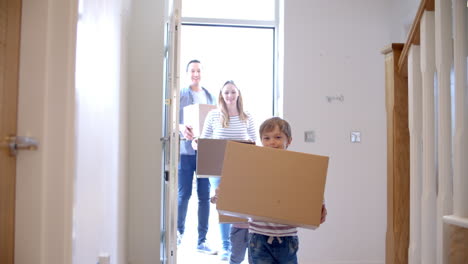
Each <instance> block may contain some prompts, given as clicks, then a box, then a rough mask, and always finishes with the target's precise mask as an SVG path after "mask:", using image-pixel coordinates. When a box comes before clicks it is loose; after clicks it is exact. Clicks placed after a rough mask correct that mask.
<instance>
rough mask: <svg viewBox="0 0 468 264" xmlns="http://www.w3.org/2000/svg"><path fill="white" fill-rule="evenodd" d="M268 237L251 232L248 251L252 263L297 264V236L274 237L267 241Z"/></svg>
mask: <svg viewBox="0 0 468 264" xmlns="http://www.w3.org/2000/svg"><path fill="white" fill-rule="evenodd" d="M269 238H270V237H269V236H264V235H260V234H252V236H251V238H250V244H249V253H250V256H251V257H252V261H253V263H254V264H297V250H298V249H299V239H298V238H297V236H287V237H274V238H273V239H272V240H271V239H270V240H271V241H268V239H269ZM269 242H270V243H269Z"/></svg>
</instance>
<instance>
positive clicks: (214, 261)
mask: <svg viewBox="0 0 468 264" xmlns="http://www.w3.org/2000/svg"><path fill="white" fill-rule="evenodd" d="M193 186H194V189H193V190H192V197H191V198H190V201H189V205H188V211H187V218H186V223H185V234H184V237H183V239H182V243H181V244H180V245H179V247H178V248H177V264H194V263H197V264H198V263H200V264H227V263H229V261H221V260H220V257H219V256H218V255H207V254H203V253H199V252H197V238H198V231H197V225H198V216H197V210H198V198H197V190H196V183H195V182H194V184H193ZM207 243H208V245H209V246H210V247H211V248H212V249H216V250H218V251H219V250H220V248H221V239H220V234H219V226H218V215H217V211H216V205H214V204H211V207H210V221H209V227H208V234H207ZM244 263H245V264H247V263H248V261H247V260H245V261H244V262H242V264H244Z"/></svg>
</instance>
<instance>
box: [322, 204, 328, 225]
mask: <svg viewBox="0 0 468 264" xmlns="http://www.w3.org/2000/svg"><path fill="white" fill-rule="evenodd" d="M326 219H327V208H326V207H325V204H322V217H321V218H320V224H323V222H325V220H326Z"/></svg>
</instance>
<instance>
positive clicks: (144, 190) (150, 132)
mask: <svg viewBox="0 0 468 264" xmlns="http://www.w3.org/2000/svg"><path fill="white" fill-rule="evenodd" d="M164 2H165V1H163V0H159V1H154V0H138V1H132V6H131V12H130V23H129V34H128V36H127V40H128V48H129V49H128V51H129V52H128V87H129V90H128V102H129V105H128V109H129V111H128V119H129V122H128V131H129V132H128V133H129V134H128V136H129V137H128V138H129V142H128V143H129V148H128V151H129V152H128V153H129V154H128V155H129V156H128V157H129V160H128V162H129V168H128V190H129V197H128V198H129V200H128V248H127V252H128V261H129V263H131V264H146V263H148V264H149V263H159V259H160V241H161V234H160V226H161V213H160V212H161V188H162V186H161V142H160V141H159V139H160V138H161V136H162V108H163V106H162V102H163V89H162V88H163V86H162V85H163V59H164V10H165V6H164Z"/></svg>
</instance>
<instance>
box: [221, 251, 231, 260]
mask: <svg viewBox="0 0 468 264" xmlns="http://www.w3.org/2000/svg"><path fill="white" fill-rule="evenodd" d="M229 256H230V253H229V251H227V250H225V249H223V250H221V252H220V255H219V258H220V259H221V260H222V261H226V260H229Z"/></svg>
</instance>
